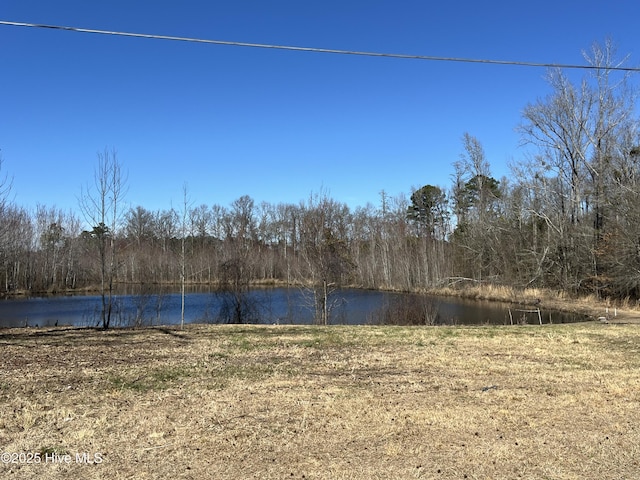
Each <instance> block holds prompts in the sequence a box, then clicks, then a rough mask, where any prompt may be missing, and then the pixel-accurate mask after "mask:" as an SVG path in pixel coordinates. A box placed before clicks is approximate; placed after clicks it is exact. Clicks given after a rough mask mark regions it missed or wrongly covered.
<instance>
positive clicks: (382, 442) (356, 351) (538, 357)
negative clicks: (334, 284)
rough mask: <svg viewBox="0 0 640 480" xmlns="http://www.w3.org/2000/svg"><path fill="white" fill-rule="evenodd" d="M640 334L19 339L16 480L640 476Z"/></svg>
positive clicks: (573, 328) (13, 343)
mask: <svg viewBox="0 0 640 480" xmlns="http://www.w3.org/2000/svg"><path fill="white" fill-rule="evenodd" d="M638 328H640V327H637V326H634V325H600V324H580V325H553V326H549V325H545V326H542V327H540V326H537V327H536V326H527V327H522V326H521V327H469V328H466V327H452V328H449V327H435V328H425V327H413V328H411V327H342V326H341V327H302V326H295V327H293V326H289V327H287V326H277V327H276V326H268V327H267V326H265V327H261V326H254V327H242V326H190V327H189V328H187V329H185V330H184V331H178V330H175V329H162V328H152V329H141V330H114V331H107V332H103V331H93V330H78V329H47V330H42V329H41V330H33V329H29V330H4V331H2V332H0V344H1V345H2V346H1V347H0V348H1V349H2V356H1V358H0V364H1V366H2V368H1V370H0V372H1V377H0V447H1V449H2V451H4V452H10V453H11V452H13V453H19V452H24V453H39V454H41V455H44V454H45V453H48V454H49V455H52V454H57V455H64V454H69V455H71V456H72V463H71V464H65V465H60V464H51V463H48V464H45V463H44V462H43V463H40V464H6V463H5V464H0V477H1V478H16V479H18V478H19V479H27V478H29V479H30V478H34V479H35V478H38V479H44V480H51V479H69V478H83V479H99V478H100V479H102V478H109V479H125V478H126V479H129V478H135V479H160V478H167V479H168V478H171V479H173V478H175V479H180V478H183V479H202V478H215V479H244V478H259V479H270V478H273V479H275V478H277V479H281V478H298V479H299V478H307V479H383V478H384V479H410V478H429V479H432V478H436V479H440V478H442V479H445V478H482V479H485V478H487V479H498V478H505V479H506V478H509V479H511V478H530V479H545V478H546V479H574V478H575V479H578V478H580V479H584V478H594V479H609V478H637V472H638V471H640V466H639V463H640V454H639V453H640V452H639V450H640V447H639V446H640V426H639V425H638V423H637V413H638V409H639V407H640V368H639V367H640V330H638ZM81 452H87V453H89V454H90V455H93V454H95V453H98V454H100V455H101V456H102V458H103V459H104V461H103V463H101V464H96V465H82V464H77V463H75V454H76V453H81Z"/></svg>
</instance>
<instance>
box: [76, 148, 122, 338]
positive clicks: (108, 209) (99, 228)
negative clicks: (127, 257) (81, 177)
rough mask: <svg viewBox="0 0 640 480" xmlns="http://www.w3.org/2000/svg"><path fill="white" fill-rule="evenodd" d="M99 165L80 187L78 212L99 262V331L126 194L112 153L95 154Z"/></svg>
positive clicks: (106, 317) (105, 320) (108, 315)
mask: <svg viewBox="0 0 640 480" xmlns="http://www.w3.org/2000/svg"><path fill="white" fill-rule="evenodd" d="M97 155H98V165H97V166H96V170H95V172H94V177H93V184H92V185H90V186H88V187H86V188H83V189H82V191H81V194H80V199H79V203H80V209H81V211H82V213H83V215H84V217H85V220H86V221H87V222H88V223H89V225H90V226H91V230H90V231H89V232H88V235H89V236H90V238H91V239H92V240H93V241H94V244H95V248H96V250H97V253H98V257H99V262H100V296H101V300H102V307H101V312H100V313H101V321H102V328H105V329H107V328H109V326H110V325H111V319H112V313H113V306H114V302H113V289H114V282H115V280H116V266H117V264H116V262H117V243H116V235H117V234H118V229H119V227H120V223H121V220H122V218H121V217H122V202H123V200H124V197H125V195H126V184H127V180H126V176H124V175H123V173H122V167H121V165H120V162H119V161H118V158H117V154H116V151H115V150H108V149H106V148H105V149H104V151H102V152H98V154H97Z"/></svg>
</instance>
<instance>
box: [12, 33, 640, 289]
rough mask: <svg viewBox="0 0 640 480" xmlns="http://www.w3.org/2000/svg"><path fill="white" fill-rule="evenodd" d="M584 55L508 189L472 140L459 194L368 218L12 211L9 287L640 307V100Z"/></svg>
mask: <svg viewBox="0 0 640 480" xmlns="http://www.w3.org/2000/svg"><path fill="white" fill-rule="evenodd" d="M585 58H586V59H587V61H589V62H590V64H591V66H592V67H593V68H592V69H591V70H588V72H587V73H586V75H585V76H584V78H582V79H580V81H579V82H577V83H575V82H572V81H571V80H570V79H569V78H568V77H567V76H566V75H565V73H564V72H562V71H561V70H551V71H549V75H548V79H549V85H550V87H551V93H550V94H549V95H548V96H547V97H546V98H542V99H538V100H536V101H535V102H533V103H531V104H529V105H527V106H526V107H525V108H524V111H523V120H522V123H521V125H519V126H518V130H519V131H520V133H521V135H522V141H523V143H524V144H527V145H528V146H529V149H528V153H527V154H526V156H524V157H523V158H522V159H521V160H520V161H518V162H514V164H513V165H512V174H511V175H510V177H509V178H501V179H496V178H494V177H493V176H492V173H491V166H490V162H489V160H488V159H487V158H486V156H485V153H484V149H483V147H482V144H481V142H480V141H479V140H478V139H477V138H475V137H473V136H471V135H469V134H464V136H463V139H462V146H461V151H462V154H461V157H460V159H459V160H458V161H456V162H454V163H453V175H452V179H453V182H452V185H450V186H435V185H431V184H429V183H428V179H425V182H424V183H425V185H424V186H423V187H421V188H417V189H416V190H415V191H413V192H411V194H410V195H409V196H408V197H407V196H404V195H402V194H400V195H397V196H389V195H387V194H386V193H384V192H381V196H380V199H379V201H377V202H376V205H372V204H369V205H367V206H364V207H358V208H355V209H352V208H349V207H348V206H347V205H346V204H344V203H341V202H338V201H336V200H334V199H332V198H330V197H329V196H328V195H327V194H325V193H322V192H321V193H318V194H311V195H310V197H309V198H308V199H305V200H303V201H301V202H300V203H298V204H282V203H279V204H271V203H260V204H256V203H255V202H254V200H253V199H252V198H251V197H249V196H242V197H240V198H238V199H237V200H235V201H234V202H232V203H231V204H230V205H227V206H223V205H213V206H211V205H206V204H203V205H200V206H196V207H194V206H192V205H190V204H189V202H187V201H186V198H187V195H186V192H185V202H184V206H183V208H181V209H180V208H178V209H169V210H160V211H150V210H147V209H145V208H144V207H142V206H137V207H134V208H130V209H128V210H124V211H123V210H122V209H121V207H120V206H119V205H122V202H120V203H119V204H118V205H117V206H116V205H112V206H110V207H109V208H111V207H113V208H112V211H111V212H112V215H111V216H110V217H109V218H110V220H109V221H108V222H107V221H105V212H104V211H102V212H97V211H93V212H88V211H87V208H86V206H87V205H97V204H99V203H100V202H95V201H94V202H85V204H84V206H85V208H83V209H82V213H83V218H84V220H85V221H82V220H81V219H80V218H79V217H78V216H77V215H76V214H74V213H72V212H62V211H60V210H58V209H56V208H51V207H45V206H42V207H38V208H37V209H36V211H35V212H29V211H26V210H25V209H23V208H20V207H19V206H15V205H12V204H9V203H7V202H5V203H3V204H2V205H1V210H0V262H1V263H0V274H1V275H2V287H1V289H2V291H4V292H7V293H11V292H15V291H20V290H27V291H61V290H66V289H79V288H86V287H92V286H97V285H98V284H100V283H101V282H104V281H105V278H108V279H109V281H113V282H115V283H116V284H122V283H134V284H180V283H181V282H182V280H184V281H185V282H186V283H187V284H188V283H201V284H212V285H220V286H225V285H226V286H229V287H230V290H231V291H232V290H233V289H234V288H235V289H237V288H238V286H239V285H246V284H248V283H251V282H264V283H275V282H284V283H287V284H309V285H316V286H322V288H324V289H325V290H326V289H327V288H333V287H335V286H338V285H357V286H362V287H366V288H389V289H399V290H416V289H421V288H429V287H434V286H441V285H447V284H454V283H459V282H461V281H464V282H483V283H492V284H508V285H512V286H517V287H523V288H524V287H544V288H552V289H561V290H564V291H567V292H570V293H596V294H598V295H602V296H611V297H619V298H621V297H633V298H638V297H640V164H639V161H640V137H639V131H638V118H637V117H636V116H635V110H634V107H635V100H636V99H635V96H634V93H633V91H632V89H631V88H630V80H629V75H630V73H628V72H624V71H620V70H618V68H619V67H620V62H618V61H617V60H616V58H615V52H614V49H613V47H612V45H611V43H610V42H607V43H606V44H605V45H603V46H600V45H597V44H596V45H595V46H594V47H593V49H592V51H591V52H590V53H589V54H588V55H586V56H585ZM106 155H107V156H108V153H106ZM103 159H104V158H103ZM112 160H114V159H112ZM438 160H439V159H438ZM116 165H117V164H116ZM417 170H418V171H419V169H417ZM102 173H103V174H104V173H105V172H102ZM107 173H108V172H107ZM106 178H108V175H107V176H106ZM96 180H97V181H96V185H101V184H100V182H99V181H98V180H100V172H98V178H97V179H96ZM112 186H113V187H115V186H116V185H112ZM117 186H118V187H120V185H117ZM118 191H119V190H118ZM107 193H108V191H103V192H102V193H101V195H102V198H103V199H104V198H107V197H108V195H107ZM97 198H98V199H99V198H100V192H98V197H97ZM109 198H110V197H109ZM94 200H95V197H94ZM103 203H104V202H103ZM116 208H117V209H118V211H116ZM87 213H89V215H87ZM87 218H90V219H91V221H90V222H91V229H86V228H85V229H83V227H82V226H83V225H84V224H85V222H86V220H87ZM105 273H109V275H105ZM103 287H104V285H103ZM324 298H325V299H326V298H327V295H326V294H325V295H324Z"/></svg>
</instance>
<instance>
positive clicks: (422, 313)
mask: <svg viewBox="0 0 640 480" xmlns="http://www.w3.org/2000/svg"><path fill="white" fill-rule="evenodd" d="M233 301H234V300H233V299H231V302H232V303H231V308H233ZM244 301H248V302H250V303H251V308H252V309H253V312H254V315H252V316H251V321H252V322H253V323H264V324H311V323H313V321H314V305H313V300H312V299H311V297H310V295H309V292H306V291H304V290H300V289H297V288H269V289H255V290H251V291H249V292H246V298H245V299H244ZM100 305H101V300H100V296H97V295H75V296H52V297H31V298H16V299H5V300H1V301H0V327H24V326H40V327H43V326H54V325H71V326H99V325H100V324H101V322H100ZM114 307H115V308H114V317H113V320H112V323H111V324H112V325H113V326H131V325H171V324H178V323H180V309H181V298H180V294H179V293H177V292H175V291H155V292H152V291H149V290H148V291H138V293H137V294H132V293H122V294H119V295H116V296H115V298H114ZM332 307H333V308H332V309H331V312H330V323H331V324H350V325H365V324H398V325H406V324H409V325H482V324H492V325H508V324H510V323H511V320H512V319H513V323H531V324H533V323H538V322H539V320H538V316H537V314H522V313H519V312H516V311H515V309H512V317H510V316H509V305H506V304H497V303H493V302H478V301H470V300H462V299H455V298H449V297H447V298H440V297H425V296H419V295H410V294H400V293H389V292H378V291H368V290H356V289H346V290H340V291H338V292H337V293H335V294H334V296H333V297H332ZM229 308H230V307H229V299H228V298H225V296H224V295H221V294H219V293H217V294H216V293H215V292H210V291H190V292H189V293H188V294H187V295H186V298H185V323H219V322H224V321H225V318H230V317H229V316H225V315H224V311H225V309H227V311H228V309H229ZM523 315H524V316H523ZM541 316H542V320H543V323H550V320H551V321H552V322H553V323H566V322H575V321H581V320H583V319H584V317H583V316H577V315H568V314H560V313H550V312H544V311H543V312H541Z"/></svg>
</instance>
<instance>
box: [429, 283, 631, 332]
mask: <svg viewBox="0 0 640 480" xmlns="http://www.w3.org/2000/svg"><path fill="white" fill-rule="evenodd" d="M425 293H429V294H432V295H442V296H451V297H458V298H468V299H472V300H491V301H497V302H505V303H512V304H513V303H515V304H524V305H536V306H540V307H541V308H543V309H547V310H556V311H562V312H570V313H579V314H584V315H590V316H591V317H593V318H598V317H607V318H608V319H609V320H610V321H612V322H616V321H617V322H618V323H624V322H633V323H640V304H639V303H638V301H635V300H632V299H630V298H626V299H622V300H612V299H609V298H598V297H597V296H596V295H582V296H580V297H577V298H576V297H571V296H570V295H568V294H567V293H566V292H562V291H556V290H548V289H541V288H525V289H521V288H514V287H509V286H505V285H492V284H481V285H464V286H459V287H442V288H435V289H430V290H428V291H427V292H425ZM614 312H615V315H614Z"/></svg>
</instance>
